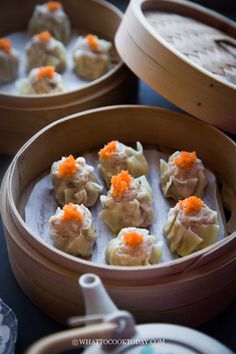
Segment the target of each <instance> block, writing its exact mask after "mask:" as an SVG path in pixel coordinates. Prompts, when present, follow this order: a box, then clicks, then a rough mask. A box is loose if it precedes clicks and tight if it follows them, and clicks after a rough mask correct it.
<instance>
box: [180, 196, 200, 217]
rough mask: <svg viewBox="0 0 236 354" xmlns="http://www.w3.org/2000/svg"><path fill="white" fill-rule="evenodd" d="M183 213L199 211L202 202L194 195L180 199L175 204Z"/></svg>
mask: <svg viewBox="0 0 236 354" xmlns="http://www.w3.org/2000/svg"><path fill="white" fill-rule="evenodd" d="M177 205H178V206H179V207H180V208H181V209H182V210H183V212H184V213H185V214H191V213H199V212H200V210H201V208H202V207H203V205H204V203H203V201H202V199H201V198H197V197H195V196H192V197H189V198H186V199H184V200H180V201H179V202H178V204H177Z"/></svg>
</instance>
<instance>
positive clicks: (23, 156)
mask: <svg viewBox="0 0 236 354" xmlns="http://www.w3.org/2000/svg"><path fill="white" fill-rule="evenodd" d="M111 116H112V117H113V120H112V124H111V123H110V122H111V121H110V117H111ZM193 132H194V133H193ZM114 137H116V139H118V140H121V141H123V142H136V141H137V140H140V141H141V142H143V143H147V144H152V145H153V144H158V145H160V146H166V147H169V148H172V149H190V150H191V149H197V151H198V153H199V155H200V156H201V157H202V159H203V161H204V163H205V164H206V165H207V166H208V167H209V168H210V169H212V170H214V171H215V173H216V174H217V175H218V176H219V177H220V178H221V181H222V183H223V185H224V189H223V190H224V192H223V199H224V200H225V203H226V204H227V205H228V208H229V209H230V211H231V218H230V220H229V222H228V225H229V228H230V229H231V230H232V233H231V234H230V235H229V236H227V237H226V238H224V239H223V240H221V241H219V242H217V243H215V244H214V245H212V246H210V247H208V248H207V249H205V250H201V251H198V252H196V253H194V254H191V255H189V256H186V257H184V258H179V259H177V260H174V261H170V262H167V263H162V264H159V265H156V266H152V267H150V268H149V267H132V268H128V267H114V266H108V265H98V264H95V263H92V262H90V261H87V260H83V259H80V258H76V257H73V256H70V255H68V254H66V253H63V252H61V251H59V250H57V249H55V248H54V247H52V246H50V245H49V244H47V243H46V242H45V241H43V240H42V239H40V238H38V237H37V236H36V235H33V233H32V232H31V230H30V229H29V228H28V226H27V225H26V223H25V222H24V208H25V205H26V201H27V198H28V196H29V194H30V192H31V190H32V188H33V185H34V183H35V181H36V180H37V179H38V178H39V176H41V175H42V173H43V172H45V171H46V170H49V168H50V166H51V164H52V162H53V161H54V160H56V159H57V158H58V156H61V155H64V154H68V152H70V153H75V152H80V151H81V152H82V151H86V150H87V149H91V148H96V149H97V147H98V146H102V145H103V144H104V143H106V142H107V141H109V140H111V138H114ZM216 156H217V158H216ZM235 159H236V144H235V143H234V142H233V141H232V140H230V139H229V138H228V137H227V136H226V135H224V134H223V133H221V132H220V131H218V130H217V129H216V128H214V127H212V126H210V125H208V124H206V123H203V122H200V121H199V120H197V119H194V118H191V117H186V116H185V115H183V114H180V113H175V112H171V111H168V110H164V109H159V108H151V107H145V106H113V107H105V108H100V109H94V110H90V111H87V112H83V113H79V114H75V115H72V116H69V117H67V118H63V119H60V120H58V121H57V122H54V123H52V124H51V125H49V126H47V127H45V128H43V129H42V130H41V131H40V132H38V133H37V134H36V135H35V136H34V137H32V138H31V139H30V140H29V141H28V142H27V143H26V144H25V145H24V146H23V147H22V148H21V150H20V151H19V152H18V153H17V155H16V156H15V158H14V160H13V162H12V163H11V165H10V167H9V169H8V171H7V173H6V175H5V178H4V181H3V183H2V191H1V211H2V219H3V224H4V230H5V236H6V241H7V247H8V253H9V258H10V262H11V266H12V269H13V272H14V274H15V276H16V279H17V280H18V282H19V284H20V285H21V287H22V289H23V290H24V291H25V293H26V294H27V295H28V296H29V297H30V298H31V299H32V301H33V302H34V303H35V304H36V305H37V306H39V307H40V309H41V310H42V311H44V312H45V313H47V314H48V315H49V316H51V317H52V318H54V319H56V320H58V321H60V322H65V320H66V319H67V318H68V317H70V316H73V315H77V314H83V313H84V308H83V305H82V304H83V301H82V294H81V292H80V289H79V287H78V277H79V276H80V275H82V274H84V273H87V272H89V273H95V274H97V275H98V276H100V277H101V279H102V280H103V282H104V284H105V286H106V288H107V289H108V292H109V294H110V296H111V297H112V299H113V301H114V302H115V303H116V304H117V305H118V306H119V308H121V309H126V310H128V311H130V312H131V313H133V314H134V315H135V317H136V320H138V321H142V322H143V321H145V322H154V321H165V322H175V323H179V324H185V325H198V324H200V323H202V322H203V321H205V320H207V319H209V318H211V317H213V316H214V315H216V314H217V313H219V312H220V311H222V310H223V309H224V308H225V307H226V306H227V305H228V304H229V303H230V302H231V301H232V300H233V299H234V297H235V295H236V286H235V285H236V272H235V269H236V233H235V232H233V230H235V229H236V223H235V213H236V205H235V202H234V196H235V191H236V167H235V165H234V164H233V163H232V161H234V160H235ZM229 186H230V187H229ZM229 193H231V194H232V195H233V198H228V197H227V195H229ZM98 237H99V235H98Z"/></svg>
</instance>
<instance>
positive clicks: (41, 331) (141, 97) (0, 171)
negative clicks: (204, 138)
mask: <svg viewBox="0 0 236 354" xmlns="http://www.w3.org/2000/svg"><path fill="white" fill-rule="evenodd" d="M109 2H111V3H112V4H114V5H116V6H117V7H119V8H120V9H121V10H122V11H124V10H125V8H126V6H127V4H128V2H129V1H128V0H110V1H109ZM198 2H199V3H204V1H201V0H199V1H198ZM205 3H207V4H208V6H212V8H213V5H214V1H213V0H208V1H207V2H206V1H205ZM222 4H225V6H223V5H222ZM215 5H216V6H217V7H218V10H220V11H221V12H222V13H224V14H225V15H227V16H229V17H231V18H233V19H235V18H236V3H235V0H233V1H230V0H227V1H226V2H224V1H221V2H217V1H216V2H215ZM135 103H137V104H146V105H152V106H160V107H165V108H169V109H173V110H178V108H176V107H175V106H174V105H172V104H171V103H169V102H168V101H166V100H165V99H164V98H162V97H161V96H160V95H158V94H157V93H156V92H154V91H153V90H152V89H150V88H149V87H148V86H147V85H145V84H144V83H143V82H141V81H140V82H139V92H138V97H137V99H136V102H135ZM232 138H233V139H235V137H234V136H232ZM235 140H236V139H235ZM11 159H12V157H11V156H6V155H0V178H1V179H2V177H3V175H4V171H5V170H6V168H7V166H8V165H9V163H10V161H11ZM0 260H1V265H0V298H2V300H3V301H4V302H6V303H7V304H8V305H9V306H10V307H11V308H12V309H13V311H14V312H15V314H16V316H17V318H18V341H17V345H16V354H21V353H24V351H25V350H26V348H27V347H28V346H29V345H30V344H31V343H33V342H34V341H35V340H37V339H39V338H41V337H43V336H45V335H47V334H50V333H53V332H57V331H59V330H63V329H64V327H63V326H62V325H60V324H58V323H56V322H55V321H53V320H51V319H50V318H48V317H47V316H46V315H44V314H43V313H42V312H41V311H40V310H38V309H37V307H36V306H34V305H33V304H32V302H31V301H30V300H29V299H28V298H27V297H26V296H25V295H24V293H23V291H22V290H21V288H20V287H19V285H18V284H17V282H16V280H15V278H14V275H13V273H12V271H11V268H10V264H9V261H8V256H7V248H6V243H5V240H4V234H3V229H2V224H1V223H0ZM198 330H200V331H202V332H204V333H206V334H208V335H210V336H212V337H214V338H216V339H218V340H219V341H221V342H222V343H224V344H225V345H227V346H228V347H229V348H231V349H232V350H234V351H235V352H236V335H235V330H236V300H235V301H234V302H233V303H232V304H231V305H230V306H229V307H228V308H227V309H225V311H224V312H222V313H221V314H220V315H218V316H217V317H215V318H213V319H212V320H210V321H208V322H206V323H205V324H203V325H201V326H199V327H198ZM73 353H74V352H73ZM206 354H207V353H206Z"/></svg>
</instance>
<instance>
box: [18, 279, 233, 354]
mask: <svg viewBox="0 0 236 354" xmlns="http://www.w3.org/2000/svg"><path fill="white" fill-rule="evenodd" d="M79 284H80V286H81V288H82V291H83V296H84V301H85V308H86V316H84V317H74V318H71V319H70V320H69V321H68V322H69V324H70V325H71V326H77V328H74V329H69V330H65V331H63V332H59V333H56V334H52V335H49V336H47V337H45V338H42V339H40V340H39V341H38V342H36V343H35V344H33V345H32V346H31V347H30V348H29V349H28V350H27V352H26V353H25V354H54V353H58V351H61V350H65V349H69V348H74V349H75V348H76V347H79V346H84V347H85V352H84V353H85V354H95V353H96V354H109V353H112V354H123V353H127V354H234V353H233V352H232V351H231V350H230V349H228V348H226V347H225V346H223V345H222V344H221V343H219V342H218V341H216V340H215V339H213V338H211V337H209V336H207V335H205V334H202V333H200V332H198V331H196V330H193V329H190V328H187V327H182V326H177V325H170V324H162V323H160V324H142V325H136V324H135V321H134V318H133V316H132V315H131V314H130V313H129V312H127V311H120V310H118V308H117V307H116V306H115V304H114V303H113V302H112V300H111V298H110V297H109V295H108V294H107V292H106V290H105V288H104V286H103V284H102V282H101V280H100V278H99V277H98V276H97V275H95V274H84V275H82V276H81V277H80V279H79ZM85 323H86V326H85V327H78V325H81V324H85Z"/></svg>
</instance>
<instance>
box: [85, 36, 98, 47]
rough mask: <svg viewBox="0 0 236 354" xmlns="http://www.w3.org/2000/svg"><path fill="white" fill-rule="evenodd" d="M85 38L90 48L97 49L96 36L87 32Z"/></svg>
mask: <svg viewBox="0 0 236 354" xmlns="http://www.w3.org/2000/svg"><path fill="white" fill-rule="evenodd" d="M85 38H86V40H87V42H88V44H89V46H90V48H91V49H94V50H97V49H98V48H99V43H98V40H97V37H96V36H94V35H93V34H88V35H87V36H86V37H85Z"/></svg>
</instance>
